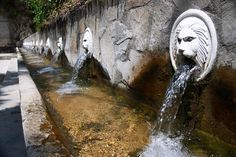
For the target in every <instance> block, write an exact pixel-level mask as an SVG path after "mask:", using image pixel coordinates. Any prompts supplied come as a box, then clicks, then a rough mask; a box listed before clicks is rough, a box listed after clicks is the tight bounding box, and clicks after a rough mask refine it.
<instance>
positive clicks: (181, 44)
mask: <svg viewBox="0 0 236 157" xmlns="http://www.w3.org/2000/svg"><path fill="white" fill-rule="evenodd" d="M176 46H177V55H183V56H185V57H187V58H190V59H192V60H194V61H195V63H197V64H198V65H199V63H198V62H197V60H196V57H197V52H198V48H199V39H198V36H197V34H196V33H195V32H194V31H193V30H191V29H190V28H183V29H182V30H181V31H180V32H179V34H178V36H177V45H176Z"/></svg>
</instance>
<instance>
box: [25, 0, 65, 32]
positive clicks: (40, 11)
mask: <svg viewBox="0 0 236 157" xmlns="http://www.w3.org/2000/svg"><path fill="white" fill-rule="evenodd" d="M62 1H63V0H25V2H26V4H27V5H28V7H29V8H30V9H31V11H32V13H33V14H34V19H33V22H34V24H35V27H36V29H37V30H39V29H40V28H41V26H42V24H43V22H44V21H45V20H46V18H47V17H48V16H49V15H50V13H51V12H52V10H53V9H55V8H56V7H58V5H59V4H60V3H61V2H62Z"/></svg>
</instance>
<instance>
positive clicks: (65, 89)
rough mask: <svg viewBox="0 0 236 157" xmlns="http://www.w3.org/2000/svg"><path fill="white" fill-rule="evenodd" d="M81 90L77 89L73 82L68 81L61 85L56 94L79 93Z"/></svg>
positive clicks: (80, 88)
mask: <svg viewBox="0 0 236 157" xmlns="http://www.w3.org/2000/svg"><path fill="white" fill-rule="evenodd" d="M82 89H83V88H82V87H79V86H78V85H77V84H76V83H75V82H73V81H68V82H66V83H65V84H63V85H62V86H61V87H60V88H59V89H58V90H57V91H56V92H57V93H58V94H60V95H64V94H75V93H79V92H80V91H81V90H82Z"/></svg>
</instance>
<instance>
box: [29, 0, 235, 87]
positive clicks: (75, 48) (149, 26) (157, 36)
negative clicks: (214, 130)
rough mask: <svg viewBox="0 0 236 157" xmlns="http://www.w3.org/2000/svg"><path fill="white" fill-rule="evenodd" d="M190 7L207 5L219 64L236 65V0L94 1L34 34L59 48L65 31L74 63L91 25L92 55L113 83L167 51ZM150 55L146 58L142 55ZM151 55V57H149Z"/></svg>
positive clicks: (132, 77) (128, 77)
mask: <svg viewBox="0 0 236 157" xmlns="http://www.w3.org/2000/svg"><path fill="white" fill-rule="evenodd" d="M189 8H198V9H201V10H204V11H206V12H207V13H208V14H209V15H210V16H211V17H212V19H213V21H214V23H215V25H216V28H217V33H218V39H219V48H218V53H219V55H218V61H217V66H218V67H219V66H230V67H232V68H234V69H235V68H236V61H235V59H234V58H235V57H236V53H235V51H236V46H235V45H236V13H235V12H236V2H234V1H233V0H226V1H222V0H214V1H213V0H212V1H210V0H197V1H196V0H195V1H186V0H169V1H166V0H158V1H157V0H121V1H117V0H112V1H98V0H95V1H92V2H91V3H90V4H88V5H87V6H85V7H84V8H81V10H78V11H74V12H72V13H71V15H70V16H69V17H67V19H66V20H65V21H59V22H58V23H57V24H53V25H51V26H49V27H48V28H46V29H44V30H43V31H42V32H40V33H39V34H38V33H36V34H35V35H32V36H31V37H29V38H28V39H26V40H25V41H30V40H32V39H33V40H34V43H37V42H38V43H40V40H43V43H44V46H45V44H46V40H47V38H49V40H50V49H52V52H53V53H54V52H55V50H56V41H57V40H58V38H59V37H61V36H62V38H63V41H64V42H65V43H64V49H65V53H66V56H67V58H68V60H69V62H70V64H71V65H72V66H73V65H74V64H75V62H76V59H77V56H78V54H79V52H81V51H83V49H82V46H81V43H82V38H83V33H84V30H85V29H86V27H89V28H90V29H91V30H92V34H93V43H94V45H93V55H94V57H95V58H96V59H97V60H98V61H99V62H100V63H101V65H102V67H103V68H104V70H105V71H106V72H107V73H108V74H109V76H110V78H111V82H112V83H118V82H120V81H122V80H125V81H126V82H128V83H132V82H133V81H134V80H135V78H136V77H137V76H138V75H139V73H140V71H141V70H142V68H141V67H142V65H145V64H147V63H146V62H148V61H149V60H150V59H149V57H148V56H147V55H146V54H147V52H148V53H155V54H156V55H162V54H163V53H167V52H168V47H169V37H170V31H171V27H172V25H173V23H174V21H175V19H176V18H177V17H178V15H180V14H181V13H182V12H184V11H185V10H187V9H189ZM143 58H146V59H143ZM145 60H146V61H145Z"/></svg>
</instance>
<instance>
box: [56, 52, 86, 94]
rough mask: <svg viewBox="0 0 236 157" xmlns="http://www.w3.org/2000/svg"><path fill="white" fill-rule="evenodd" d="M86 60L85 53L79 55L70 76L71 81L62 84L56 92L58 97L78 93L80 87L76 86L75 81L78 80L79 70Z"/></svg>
mask: <svg viewBox="0 0 236 157" xmlns="http://www.w3.org/2000/svg"><path fill="white" fill-rule="evenodd" d="M87 58H88V54H87V53H85V52H82V53H80V55H79V57H78V59H77V61H76V63H75V66H74V69H73V72H72V76H71V80H70V81H68V82H66V83H65V84H63V85H62V86H61V87H60V88H59V89H58V90H57V93H59V94H60V95H64V94H74V93H78V92H79V91H80V90H81V87H79V86H78V85H77V84H76V79H77V78H78V75H79V71H80V69H81V68H82V67H83V65H84V63H85V61H86V60H87Z"/></svg>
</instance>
